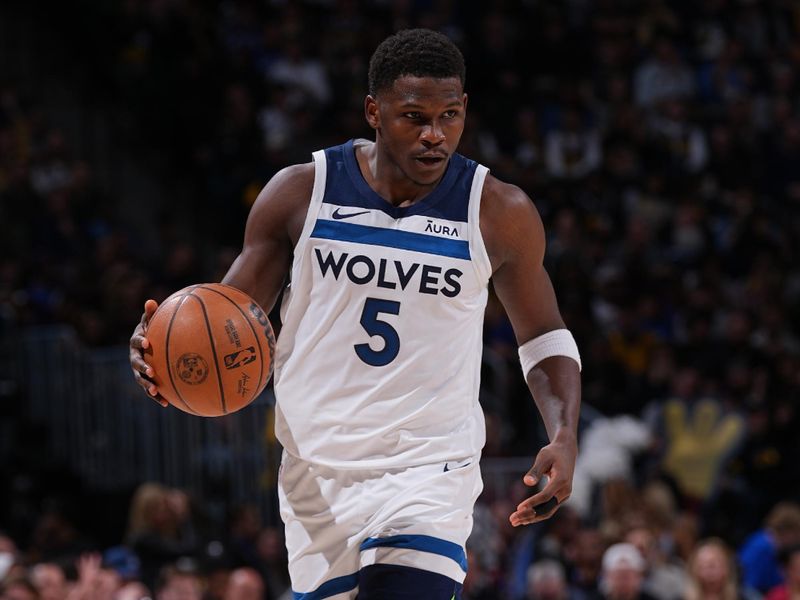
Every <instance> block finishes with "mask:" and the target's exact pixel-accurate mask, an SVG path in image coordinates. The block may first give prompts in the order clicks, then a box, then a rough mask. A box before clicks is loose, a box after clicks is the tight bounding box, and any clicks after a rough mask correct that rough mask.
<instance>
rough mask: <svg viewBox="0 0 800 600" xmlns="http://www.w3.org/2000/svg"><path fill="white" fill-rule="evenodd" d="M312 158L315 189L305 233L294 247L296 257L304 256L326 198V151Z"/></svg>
mask: <svg viewBox="0 0 800 600" xmlns="http://www.w3.org/2000/svg"><path fill="white" fill-rule="evenodd" d="M312 156H313V157H314V187H313V189H312V190H311V200H310V201H309V203H308V211H307V212H306V220H305V222H304V223H303V231H302V232H300V237H299V238H298V239H297V245H296V246H295V247H294V254H295V256H301V255H302V253H303V249H304V247H305V245H306V241H307V240H308V238H309V237H310V236H311V232H312V231H313V230H314V225H315V224H316V222H317V215H318V214H319V209H320V206H322V199H323V198H324V197H325V182H326V180H327V176H328V163H327V161H326V159H325V151H324V150H317V151H316V152H314V153H313V154H312Z"/></svg>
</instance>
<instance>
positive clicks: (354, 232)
mask: <svg viewBox="0 0 800 600" xmlns="http://www.w3.org/2000/svg"><path fill="white" fill-rule="evenodd" d="M311 237H312V238H319V239H324V240H338V241H342V242H353V243H356V244H369V245H371V246H385V247H386V248H399V249H400V250H411V251H413V252H422V253H425V254H436V255H438V256H449V257H451V258H460V259H462V260H469V259H470V254H469V242H466V241H463V240H448V239H444V238H440V237H436V236H432V235H425V234H424V233H413V232H411V231H398V230H396V229H383V228H382V227H370V226H369V225H358V224H356V223H348V222H347V221H329V220H327V219H319V220H317V222H316V224H315V225H314V231H312V232H311Z"/></svg>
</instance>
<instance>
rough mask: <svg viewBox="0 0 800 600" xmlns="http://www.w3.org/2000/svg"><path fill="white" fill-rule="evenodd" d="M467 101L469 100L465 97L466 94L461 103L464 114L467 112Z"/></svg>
mask: <svg viewBox="0 0 800 600" xmlns="http://www.w3.org/2000/svg"><path fill="white" fill-rule="evenodd" d="M467 100H469V98H468V97H467V95H466V94H464V98H463V102H464V112H465V113H466V112H467Z"/></svg>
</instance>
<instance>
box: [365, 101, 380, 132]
mask: <svg viewBox="0 0 800 600" xmlns="http://www.w3.org/2000/svg"><path fill="white" fill-rule="evenodd" d="M364 116H365V117H366V119H367V124H368V125H369V126H370V127H372V128H373V129H375V130H377V129H379V128H380V126H381V118H380V111H379V110H378V101H377V100H376V99H375V98H373V97H372V96H369V95H368V96H367V97H366V98H364Z"/></svg>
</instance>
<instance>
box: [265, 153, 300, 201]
mask: <svg viewBox="0 0 800 600" xmlns="http://www.w3.org/2000/svg"><path fill="white" fill-rule="evenodd" d="M313 188H314V163H313V162H307V163H303V164H299V165H291V166H288V167H284V168H283V169H281V170H280V171H278V172H277V173H275V175H273V176H272V179H270V180H269V181H268V182H267V185H266V186H264V189H263V190H262V191H261V194H260V195H259V196H261V195H267V196H269V195H270V194H271V193H280V194H281V195H282V196H284V195H289V196H290V197H295V196H304V195H307V196H308V198H310V197H311V191H312V189H313Z"/></svg>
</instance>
